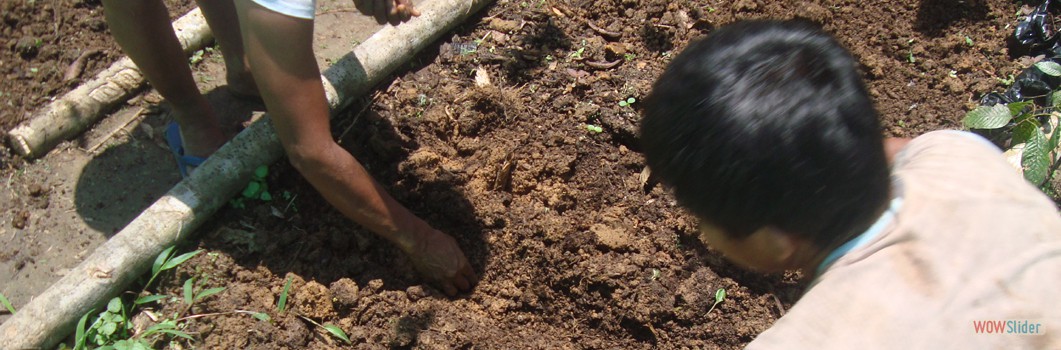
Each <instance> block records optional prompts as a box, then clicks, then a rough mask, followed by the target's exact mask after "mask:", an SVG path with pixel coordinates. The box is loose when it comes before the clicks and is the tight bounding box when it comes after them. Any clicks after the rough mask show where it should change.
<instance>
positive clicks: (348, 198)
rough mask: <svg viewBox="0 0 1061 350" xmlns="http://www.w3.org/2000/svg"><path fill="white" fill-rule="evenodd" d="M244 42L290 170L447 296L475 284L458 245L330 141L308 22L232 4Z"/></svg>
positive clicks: (242, 2)
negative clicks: (402, 254) (406, 258)
mask: <svg viewBox="0 0 1061 350" xmlns="http://www.w3.org/2000/svg"><path fill="white" fill-rule="evenodd" d="M237 7H238V10H239V16H240V23H241V25H242V32H243V42H244V45H245V46H246V52H247V56H248V60H249V61H250V66H251V71H252V72H253V74H254V77H255V80H256V82H257V84H258V87H259V91H260V92H261V94H262V98H263V99H264V100H265V105H266V108H267V109H268V111H269V114H270V116H271V117H272V123H273V125H274V126H275V128H276V132H277V135H279V137H280V141H281V142H282V143H283V145H284V150H285V151H286V152H287V155H288V157H289V159H290V161H291V163H292V164H293V165H294V166H295V168H296V169H298V171H299V172H300V173H302V175H303V176H305V177H306V179H307V180H309V182H310V183H311V184H312V185H313V186H314V187H315V188H316V189H317V190H318V191H319V192H320V193H321V195H323V196H324V198H325V199H326V200H328V202H329V203H331V204H332V205H334V206H335V207H336V208H337V209H338V210H339V211H340V212H342V213H343V214H344V215H346V216H347V217H350V218H351V219H353V220H355V221H357V222H358V223H360V224H361V225H363V226H365V227H366V228H368V229H369V230H371V231H372V232H375V233H376V234H378V235H379V236H381V237H383V238H385V239H387V240H389V241H391V242H393V243H394V244H396V245H397V246H398V247H400V248H401V249H402V250H403V251H404V252H406V253H407V254H408V255H409V257H410V259H412V261H413V263H414V265H415V266H416V268H417V269H418V270H419V271H420V272H421V273H422V274H423V275H424V276H425V277H427V278H429V279H431V280H434V281H436V282H438V284H439V285H440V287H442V289H443V291H445V292H446V293H447V294H449V295H453V294H456V292H457V290H468V289H469V288H470V287H471V286H472V285H473V284H475V281H476V278H477V277H476V276H475V273H474V272H473V271H472V269H471V266H470V265H469V264H468V261H467V259H466V258H465V257H464V254H463V253H462V252H461V249H460V247H458V246H457V243H456V241H455V240H454V239H453V238H452V237H450V236H449V235H446V234H444V233H442V232H439V231H438V230H435V229H434V228H432V227H431V226H430V225H428V224H427V223H425V222H424V221H423V220H421V219H420V218H418V217H416V216H415V215H413V214H412V213H411V212H409V210H408V209H406V208H405V207H404V206H402V205H401V204H400V203H398V202H397V201H395V200H394V198H392V197H391V196H390V195H388V194H387V192H386V191H385V190H384V189H383V188H382V187H380V185H379V184H377V183H376V182H375V181H374V180H373V179H372V177H371V176H370V175H369V174H368V173H367V172H366V171H365V169H364V168H363V167H362V166H361V164H360V163H359V162H358V161H357V160H356V159H354V157H353V156H352V155H350V153H349V152H347V151H346V150H344V149H343V148H342V147H340V146H339V145H338V144H337V143H336V142H335V141H334V140H333V139H332V135H331V127H330V125H329V120H328V119H329V111H328V105H327V102H326V99H325V95H324V87H323V85H322V84H321V80H320V71H319V68H318V67H317V63H316V60H315V58H314V56H313V48H312V41H313V21H312V20H306V19H299V18H294V17H289V16H285V15H282V14H279V13H276V12H273V11H271V10H268V9H266V8H264V7H261V6H259V5H257V4H254V3H252V2H251V1H250V0H237Z"/></svg>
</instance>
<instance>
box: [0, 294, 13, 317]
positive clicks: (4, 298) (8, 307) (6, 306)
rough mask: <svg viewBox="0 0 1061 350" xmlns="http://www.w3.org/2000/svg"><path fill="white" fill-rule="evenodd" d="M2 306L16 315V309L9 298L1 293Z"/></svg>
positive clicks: (0, 302) (0, 301)
mask: <svg viewBox="0 0 1061 350" xmlns="http://www.w3.org/2000/svg"><path fill="white" fill-rule="evenodd" d="M0 304H3V305H4V308H6V309H7V311H8V312H10V313H11V314H12V315H14V314H15V307H14V306H11V302H10V301H8V300H7V297H5V296H4V294H3V293H0Z"/></svg>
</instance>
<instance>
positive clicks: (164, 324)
mask: <svg viewBox="0 0 1061 350" xmlns="http://www.w3.org/2000/svg"><path fill="white" fill-rule="evenodd" d="M176 327H177V326H176V325H174V324H172V323H169V322H162V323H159V324H156V325H154V326H151V327H147V329H145V330H144V333H142V335H141V336H142V337H147V336H149V335H152V334H155V333H158V332H160V331H162V330H164V329H174V328H176Z"/></svg>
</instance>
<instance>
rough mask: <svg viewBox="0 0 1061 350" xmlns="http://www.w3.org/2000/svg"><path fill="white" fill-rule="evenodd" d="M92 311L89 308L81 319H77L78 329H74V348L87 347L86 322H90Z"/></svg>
mask: <svg viewBox="0 0 1061 350" xmlns="http://www.w3.org/2000/svg"><path fill="white" fill-rule="evenodd" d="M92 311H95V310H88V312H87V313H85V315H84V316H81V319H80V320H78V321H77V329H75V330H74V350H82V349H84V348H85V324H86V323H87V322H88V315H91V314H92Z"/></svg>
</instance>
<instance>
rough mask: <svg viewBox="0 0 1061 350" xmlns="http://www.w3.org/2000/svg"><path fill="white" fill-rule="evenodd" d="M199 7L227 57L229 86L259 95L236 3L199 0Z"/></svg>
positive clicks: (224, 0) (237, 92) (233, 89)
mask: <svg viewBox="0 0 1061 350" xmlns="http://www.w3.org/2000/svg"><path fill="white" fill-rule="evenodd" d="M196 2H197V3H198V4H199V8H200V9H202V11H203V16H204V17H206V22H207V23H209V24H210V30H211V31H213V32H214V38H215V39H217V43H218V44H219V45H220V46H221V54H222V56H224V58H225V71H226V72H227V74H226V78H227V81H228V88H229V90H231V91H232V92H233V93H235V94H236V95H239V96H241V97H243V96H257V95H258V87H257V86H255V84H254V77H253V76H252V75H251V71H250V67H249V66H248V65H247V55H246V54H244V52H243V37H242V34H240V30H239V17H238V16H237V15H236V4H235V3H234V2H233V0H196Z"/></svg>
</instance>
